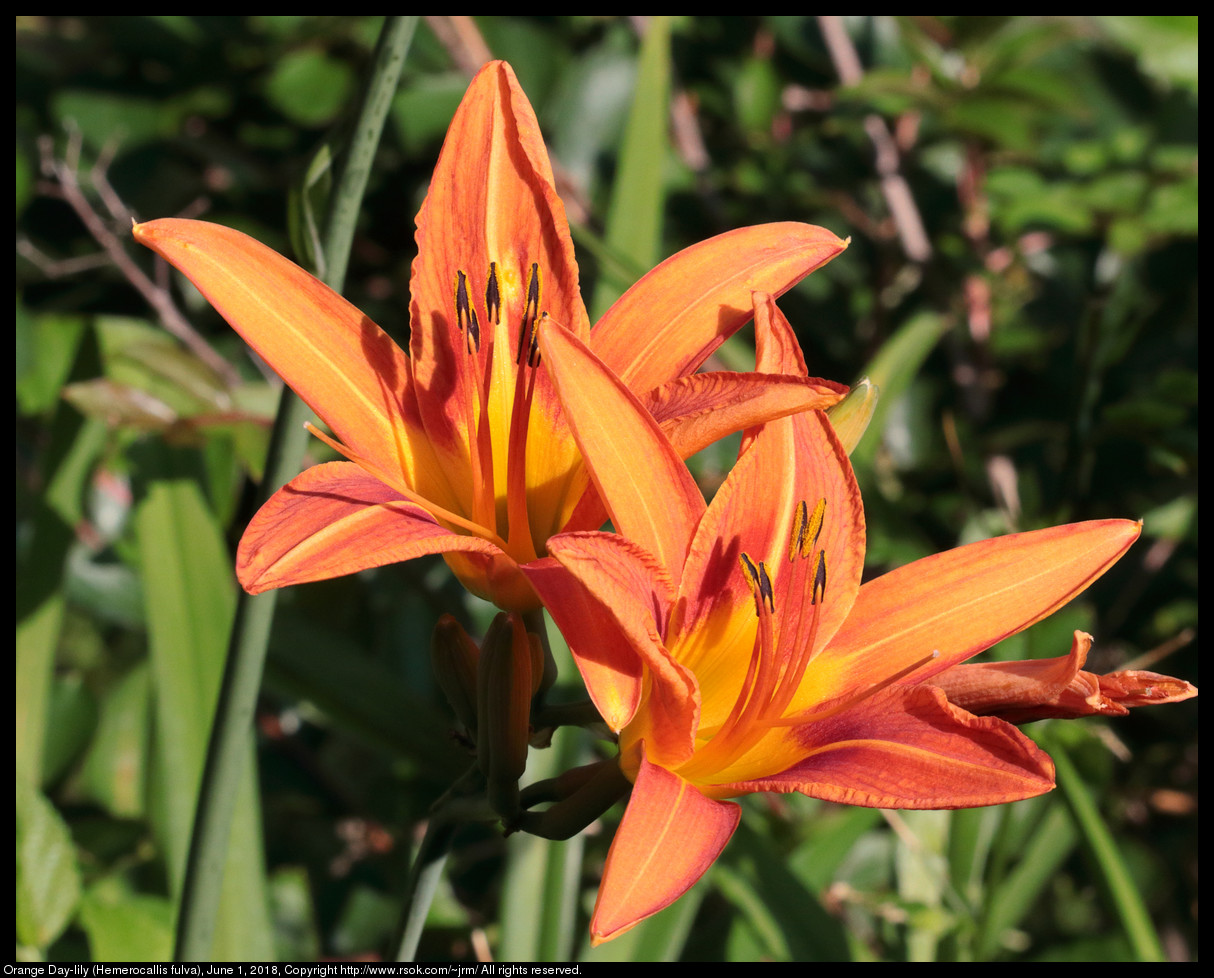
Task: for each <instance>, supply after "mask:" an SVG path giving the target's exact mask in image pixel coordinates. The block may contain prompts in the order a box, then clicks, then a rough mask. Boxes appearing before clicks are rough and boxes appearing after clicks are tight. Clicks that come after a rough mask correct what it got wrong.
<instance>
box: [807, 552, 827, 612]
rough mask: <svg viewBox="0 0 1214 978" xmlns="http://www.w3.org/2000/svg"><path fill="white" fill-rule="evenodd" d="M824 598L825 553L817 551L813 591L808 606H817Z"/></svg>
mask: <svg viewBox="0 0 1214 978" xmlns="http://www.w3.org/2000/svg"><path fill="white" fill-rule="evenodd" d="M825 597H826V551H825V550H819V551H818V566H817V567H815V568H814V591H813V596H812V597H811V598H810V600H809V603H810V604H818V603H819V602H820V601H821V600H822V599H823V598H825Z"/></svg>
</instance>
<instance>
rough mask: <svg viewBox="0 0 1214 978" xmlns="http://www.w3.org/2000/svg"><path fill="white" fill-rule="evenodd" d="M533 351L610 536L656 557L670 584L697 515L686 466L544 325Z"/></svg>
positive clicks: (586, 358)
mask: <svg viewBox="0 0 1214 978" xmlns="http://www.w3.org/2000/svg"><path fill="white" fill-rule="evenodd" d="M539 343H540V350H541V351H542V354H543V359H544V363H545V366H546V368H547V370H548V372H549V373H550V375H551V376H552V378H553V381H554V383H555V384H556V388H557V390H558V391H559V393H560V395H561V403H562V404H563V405H564V408H565V416H566V417H567V418H568V420H569V425H570V427H571V428H572V429H573V434H574V437H575V438H576V439H577V444H578V447H579V448H580V449H581V451H582V457H583V459H584V460H585V463H586V468H587V469H588V470H589V471H590V477H591V478H592V479H593V480H594V484H595V488H596V489H598V492H599V496H600V497H601V498H602V500H603V503H604V504H605V505H606V507H607V511H608V513H610V514H611V519H612V522H614V523H615V526H616V529H617V530H619V531H620V532H621V533H623V534H624V535H625V536H627V537H630V538H631V539H633V540H635V541H636V542H637V543H639V544H640V545H641V546H642V547H644V548H645V549H646V550H648V551H649V552H650V553H652V554H653V555H654V556H655V557H657V558H658V560H659V561H661V563H662V565H663V566H664V567H665V568H666V569H667V571H668V572H669V573H670V576H671V578H672V579H673V580H675V581H676V582H677V581H678V579H679V577H680V576H681V574H682V571H683V562H684V561H685V560H686V559H687V545H688V543H689V542H690V541H691V535H692V533H693V532H694V530H695V527H696V524H697V523H698V522H699V520H700V516H701V515H703V513H704V498H703V497H702V496H701V495H700V490H699V488H698V487H697V486H696V484H695V480H694V479H692V477H691V473H690V472H688V471H687V466H685V465H684V464H683V460H682V459H681V458H679V456H678V454H677V453H676V452H675V451H674V449H673V448H671V446H670V442H669V441H667V439H666V436H665V435H663V434H662V431H661V429H660V428H659V427H658V423H657V422H656V421H654V419H653V417H652V415H650V414H649V412H648V411H646V410H645V409H644V407H643V406H642V405H641V403H640V401H638V400H637V398H636V396H635V395H633V394H632V392H631V391H629V390H628V388H627V387H625V386H624V385H623V383H622V382H621V381H620V379H619V378H618V377H616V376H615V375H614V374H613V373H612V372H611V371H610V370H609V369H608V368H607V367H606V366H605V365H604V364H603V363H602V362H601V361H600V360H599V359H598V358H597V357H596V356H595V355H594V354H593V353H591V352H590V351H589V350H588V349H587V348H586V346H585V344H583V343H582V342H581V341H580V340H579V339H578V338H577V337H575V336H574V335H573V334H572V333H569V332H567V331H565V330H563V329H561V328H560V326H559V325H557V324H555V323H551V322H549V323H546V324H545V325H544V326H542V327H541V329H540V335H539Z"/></svg>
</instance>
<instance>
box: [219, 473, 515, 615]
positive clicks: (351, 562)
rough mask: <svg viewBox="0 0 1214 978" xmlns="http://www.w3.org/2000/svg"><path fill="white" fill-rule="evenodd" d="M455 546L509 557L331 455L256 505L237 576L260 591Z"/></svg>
mask: <svg viewBox="0 0 1214 978" xmlns="http://www.w3.org/2000/svg"><path fill="white" fill-rule="evenodd" d="M454 550H462V551H471V552H474V553H481V554H491V555H499V556H501V557H503V558H505V554H503V553H502V551H501V550H500V549H498V548H497V547H496V546H494V545H493V544H492V543H489V542H488V541H487V540H483V539H481V538H479V537H473V536H466V535H464V534H460V533H454V532H452V531H451V530H449V529H447V528H446V527H444V526H442V525H440V524H439V523H438V522H437V521H436V520H435V519H434V517H433V516H431V515H430V514H429V513H428V512H426V511H425V510H424V509H422V508H421V507H420V506H418V505H416V504H415V503H411V502H409V501H407V500H405V499H402V498H401V497H400V495H399V494H398V493H396V492H395V491H394V490H393V489H392V488H391V487H390V486H387V485H385V484H384V483H382V482H380V481H379V480H378V479H376V478H374V477H372V476H370V475H368V474H367V473H366V472H365V471H363V469H362V468H361V467H360V466H357V465H354V464H353V463H351V462H329V463H327V464H325V465H316V466H313V467H312V468H310V469H307V470H306V471H305V472H303V473H301V474H300V475H298V476H296V477H295V478H294V479H293V480H292V481H291V482H289V483H288V484H287V485H285V486H283V488H281V489H279V490H278V492H276V493H274V495H273V496H271V497H270V499H269V500H268V501H267V502H266V504H265V505H264V506H262V507H261V509H260V510H258V511H257V514H256V515H255V516H254V517H253V519H252V521H251V522H250V523H249V526H248V529H246V530H245V532H244V536H243V537H241V540H240V547H239V549H238V550H237V554H236V576H237V577H238V578H239V579H240V583H241V584H243V585H244V587H245V590H247V591H248V592H249V593H251V594H259V593H260V592H262V591H266V590H269V589H270V588H276V587H285V586H287V585H288V584H301V583H303V582H305V581H323V580H327V579H328V578H330V577H340V576H341V575H343V574H353V573H355V572H356V571H360V570H366V569H367V568H369V567H382V566H384V565H385V564H393V563H396V562H397V561H401V560H410V559H412V558H414V557H420V556H422V555H423V554H437V553H447V552H450V551H454Z"/></svg>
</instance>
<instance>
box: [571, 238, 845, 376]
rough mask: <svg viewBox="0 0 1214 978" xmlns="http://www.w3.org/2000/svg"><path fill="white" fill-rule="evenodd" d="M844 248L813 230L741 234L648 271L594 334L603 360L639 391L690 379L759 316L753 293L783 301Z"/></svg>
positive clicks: (594, 344)
mask: <svg viewBox="0 0 1214 978" xmlns="http://www.w3.org/2000/svg"><path fill="white" fill-rule="evenodd" d="M846 247H847V244H846V242H843V241H840V240H839V239H838V238H837V237H835V236H834V235H833V234H831V233H830V232H829V231H827V230H826V229H825V228H820V227H814V226H812V225H809V224H793V223H784V224H763V225H759V226H756V227H748V228H740V229H738V230H736V231H727V232H726V233H725V234H720V235H717V236H716V237H715V238H709V239H708V240H707V241H701V242H700V243H698V244H694V245H692V246H691V247H690V248H685V249H684V250H683V251H680V252H679V253H678V254H677V255H674V256H673V257H671V258H668V259H666V261H664V262H662V264H660V265H659V266H658V267H657V268H655V269H653V271H651V272H649V273H648V274H647V275H645V277H644V278H642V279H641V280H640V281H639V282H637V283H636V285H634V286H633V287H632V288H631V289H629V290H628V291H627V292H625V293H624V295H623V296H621V297H620V299H619V300H618V301H617V302H616V303H615V304H614V305H613V306H612V307H611V308H610V309H608V310H607V312H606V314H605V315H604V316H603V318H602V319H601V320H599V323H598V325H597V326H595V328H594V330H593V331H592V332H591V340H590V343H591V346H592V348H593V349H594V351H595V353H596V354H597V355H598V357H599V358H600V359H601V360H602V361H603V362H604V363H606V364H607V365H608V366H609V367H611V369H612V370H614V371H615V372H616V373H617V374H618V375H619V376H620V379H621V380H623V381H624V383H625V384H627V385H628V387H629V388H630V389H632V390H634V391H641V392H644V391H649V390H652V389H653V388H655V387H657V386H659V385H661V384H664V383H665V382H666V381H668V380H671V379H673V378H675V377H681V376H683V375H685V374H690V373H693V372H694V371H695V369H696V368H697V367H698V366H699V365H700V364H701V363H703V362H704V361H705V360H706V359H707V358H708V356H709V354H711V353H712V351H713V350H715V349H716V348H717V347H718V346H720V345H721V343H722V342H723V341H724V340H725V339H726V338H727V337H729V336H731V335H732V334H733V333H735V332H736V331H737V330H738V329H739V328H741V327H742V326H744V325H745V324H746V323H747V322H748V321H749V320H750V319H751V317H752V316H753V315H754V302H753V299H752V298H751V294H752V293H753V292H756V291H758V292H770V293H772V294H774V295H777V296H779V295H783V294H784V293H785V292H786V291H788V289H790V288H792V286H794V285H796V283H797V282H799V281H801V279H803V278H804V277H805V276H806V275H808V274H809V273H810V272H812V271H813V270H814V269H816V268H820V267H821V266H823V265H825V264H826V263H827V262H828V261H830V260H831V259H832V258H834V257H835V256H836V255H838V254H840V253H841V252H842V251H843V250H844V249H845V248H846Z"/></svg>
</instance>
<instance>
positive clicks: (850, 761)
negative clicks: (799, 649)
mask: <svg viewBox="0 0 1214 978" xmlns="http://www.w3.org/2000/svg"><path fill="white" fill-rule="evenodd" d="M770 737H771V739H769V740H765V741H763V742H760V744H759V745H758V746H756V747H755V748H754V749H753V750H752V751H750V752H749V754H748V755H747V756H745V757H742V758H739V760H738V762H737V763H736V764H735V765H733V766H732V767H731V768H730V769H727V770H724V771H722V772H721V774H720V782H718V783H717V784H715V785H713V786H711V787H709V786H704V785H701V786H700V789H701V791H703V792H704V793H705V794H708V795H710V796H712V797H718V798H728V797H732V796H734V795H739V794H747V793H749V792H752V791H799V792H801V793H802V794H805V795H809V796H810V797H812V798H823V799H825V800H827V801H835V802H840V803H842V804H845V805H861V806H864V807H868V808H976V807H980V806H983V805H1000V804H1003V803H1004V802H1009V801H1017V800H1019V799H1021V798H1032V797H1033V796H1035V795H1039V794H1042V793H1044V792H1046V791H1049V790H1050V789H1051V788H1053V787H1054V763H1053V761H1051V760H1050V758H1049V756H1048V755H1047V754H1046V753H1045V752H1044V751H1042V750H1041V749H1040V748H1039V747H1038V746H1037V745H1036V744H1034V743H1033V742H1032V741H1031V740H1029V739H1028V738H1027V737H1025V736H1024V735H1023V734H1022V733H1020V731H1019V730H1017V729H1016V728H1015V727H1013V726H1012V725H1011V724H1008V723H1004V722H1003V721H1002V720H998V719H996V718H995V717H975V716H973V715H972V714H970V713H967V712H966V711H965V710H962V709H960V708H959V707H955V706H953V705H952V704H950V703H949V702H948V700H947V699H945V696H944V693H943V692H942V691H940V690H938V689H936V688H934V687H932V686H926V685H925V686H893V687H890V688H889V689H886V690H883V691H881V692H879V693H877V694H875V695H873V696H870V697H868V698H867V699H865V700H862V701H860V702H859V703H857V704H855V705H854V706H852V707H849V708H848V709H845V710H842V711H840V712H839V713H837V714H835V715H834V716H830V717H826V718H825V719H822V720H817V721H811V722H809V723H806V724H804V725H803V726H800V727H795V728H791V729H789V730H788V731H787V733H786V734H780V732H779V731H773V732H772V734H771V735H770ZM794 743H795V745H796V746H795V748H794V746H793V745H794ZM794 749H795V750H797V751H799V753H800V755H801V759H800V760H798V761H797V762H796V763H794V764H792V765H791V766H790V767H788V768H787V769H786V770H784V771H782V772H781V773H780V774H777V775H774V776H772V775H764V774H763V773H762V772H763V771H764V769H765V768H766V769H767V770H770V767H768V765H770V764H771V763H772V762H773V761H778V760H779V759H780V758H782V757H786V756H787V755H788V753H789V752H790V751H792V750H794ZM748 768H749V769H750V770H751V771H753V772H755V773H754V774H752V775H750V776H749V777H747V776H745V775H743V776H741V777H737V775H739V774H741V773H742V772H744V771H746V770H747V769H748ZM731 776H732V777H737V779H736V780H733V781H732V782H730V783H726V782H727V781H728V779H730V778H731Z"/></svg>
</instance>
